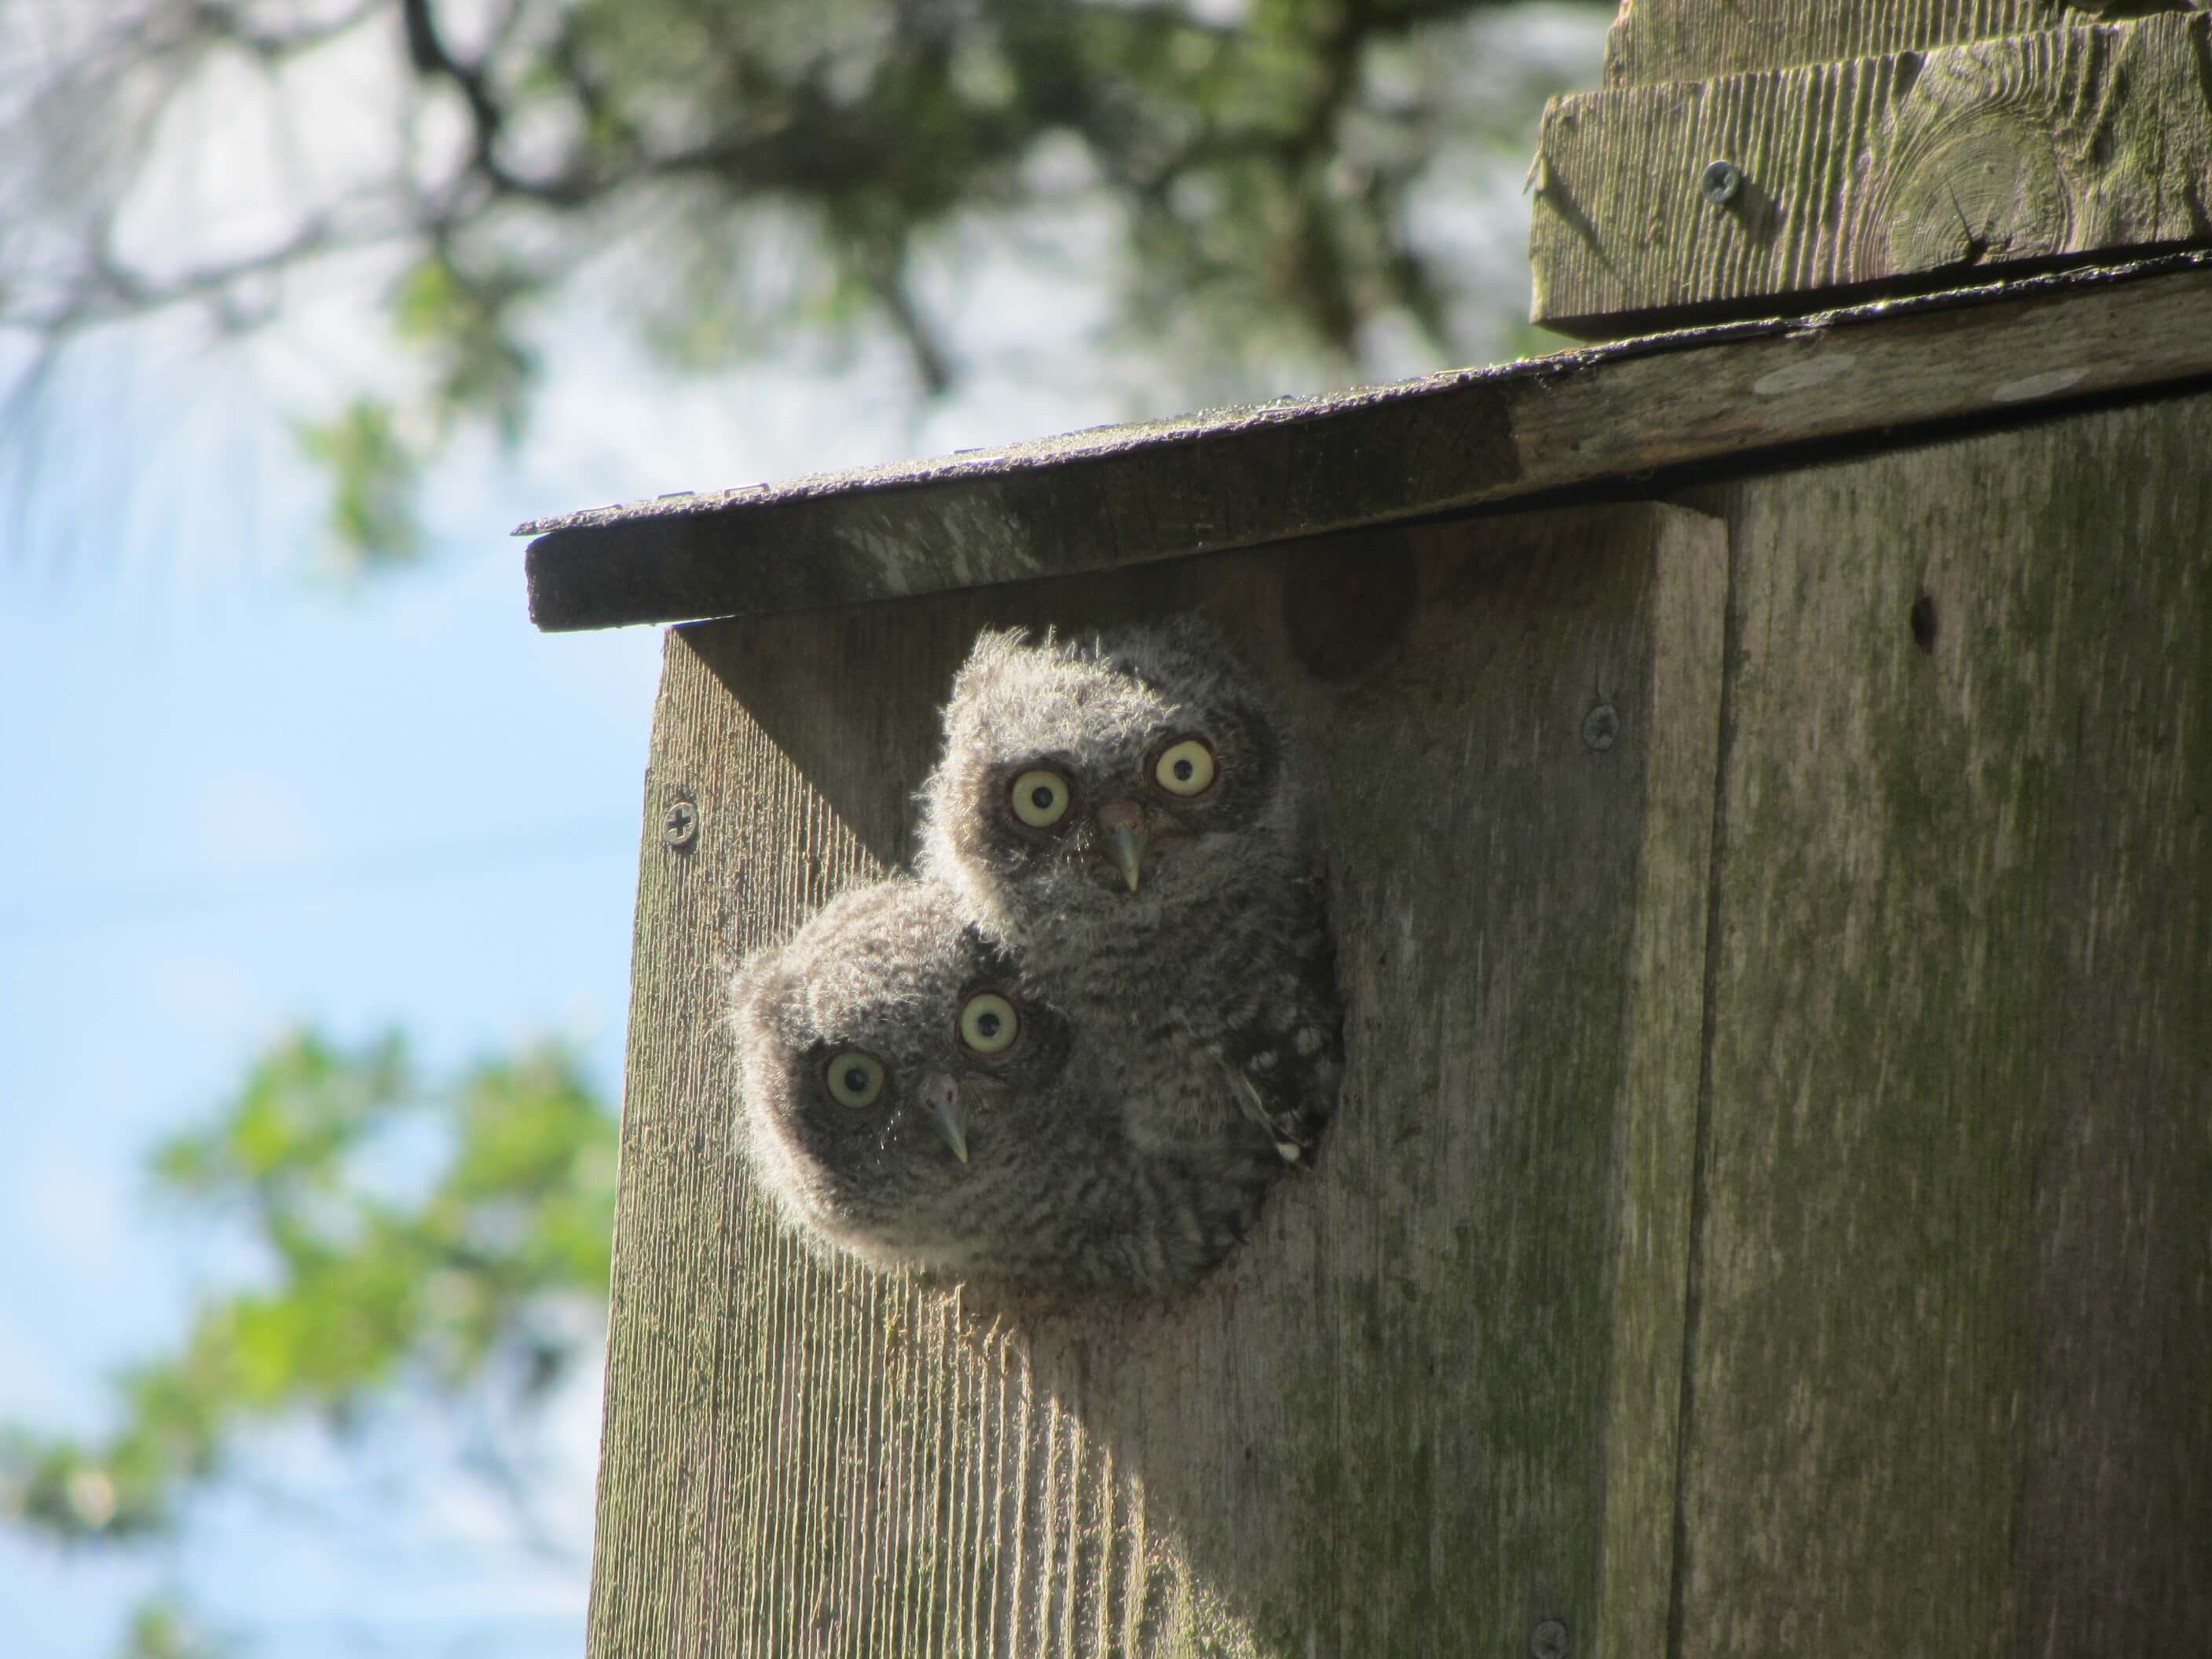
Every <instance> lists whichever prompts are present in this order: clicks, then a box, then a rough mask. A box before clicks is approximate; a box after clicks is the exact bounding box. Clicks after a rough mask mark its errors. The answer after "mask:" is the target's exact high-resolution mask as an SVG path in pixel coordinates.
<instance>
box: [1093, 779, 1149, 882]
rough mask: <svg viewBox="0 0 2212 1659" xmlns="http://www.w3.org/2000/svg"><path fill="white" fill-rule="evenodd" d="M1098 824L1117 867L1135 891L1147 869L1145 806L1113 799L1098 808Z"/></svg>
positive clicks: (1123, 878)
mask: <svg viewBox="0 0 2212 1659" xmlns="http://www.w3.org/2000/svg"><path fill="white" fill-rule="evenodd" d="M1098 828H1099V830H1100V832H1101V833H1102V834H1103V835H1104V836H1105V837H1106V851H1107V853H1108V854H1109V856H1110V857H1111V858H1112V859H1113V860H1114V867H1115V869H1117V870H1119V871H1120V872H1121V879H1122V880H1124V881H1126V882H1127V883H1128V884H1129V890H1130V891H1131V892H1135V891H1136V890H1137V888H1138V886H1139V884H1140V880H1141V878H1142V875H1143V871H1144V860H1145V809H1144V808H1143V807H1141V806H1139V805H1137V804H1136V802H1134V801H1129V800H1109V801H1108V802H1107V803H1106V804H1105V805H1103V806H1102V807H1100V808H1099V809H1098Z"/></svg>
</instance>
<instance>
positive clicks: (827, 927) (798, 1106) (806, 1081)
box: [731, 879, 1084, 1276]
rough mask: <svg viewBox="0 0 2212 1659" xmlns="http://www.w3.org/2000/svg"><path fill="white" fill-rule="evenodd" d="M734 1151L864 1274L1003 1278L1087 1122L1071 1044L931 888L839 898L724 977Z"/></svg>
mask: <svg viewBox="0 0 2212 1659" xmlns="http://www.w3.org/2000/svg"><path fill="white" fill-rule="evenodd" d="M731 1015H732V1023H733V1024H734V1027H735V1030H736V1034H737V1039H738V1058H739V1063H740V1066H741V1067H742V1072H743V1096H742V1103H741V1106H740V1109H739V1112H740V1116H739V1130H740V1141H741V1143H742V1145H743V1146H744V1149H745V1151H746V1152H748V1154H749V1155H750V1158H751V1160H752V1162H753V1164H754V1167H755V1168H756V1169H757V1170H758V1171H759V1172H760V1174H761V1176H762V1178H763V1182H765V1184H766V1185H767V1186H768V1187H769V1188H770V1189H771V1190H772V1191H774V1192H775V1194H776V1196H777V1198H778V1199H779V1200H780V1201H781V1204H782V1205H783V1206H784V1209H785V1211H786V1212H787V1214H788V1215H789V1216H790V1217H791V1218H792V1219H793V1220H794V1221H796V1222H797V1223H798V1224H799V1225H800V1226H801V1227H802V1228H804V1229H805V1230H806V1231H809V1232H811V1233H812V1234H813V1235H815V1236H816V1237H817V1238H819V1239H821V1240H823V1241H825V1242H827V1243H831V1244H834V1245H836V1246H837V1247H839V1248H841V1249H845V1250H848V1251H849V1252H851V1253H853V1254H854V1255H859V1256H861V1257H863V1258H865V1259H866V1260H868V1261H872V1262H874V1263H876V1264H878V1265H879V1266H889V1265H894V1264H897V1263H902V1262H912V1263H918V1264H921V1265H925V1266H929V1267H938V1268H941V1269H945V1270H946V1271H950V1272H954V1273H986V1272H990V1273H1002V1274H1011V1275H1014V1276H1018V1274H1019V1273H1020V1271H1021V1269H1022V1267H1023V1265H1024V1260H1025V1251H1026V1249H1027V1246H1026V1244H1025V1243H1024V1241H1023V1239H1022V1238H1021V1237H1020V1236H1019V1233H1018V1228H1019V1227H1020V1226H1021V1225H1024V1218H1028V1217H1030V1213H1031V1212H1033V1211H1035V1210H1036V1208H1037V1207H1038V1206H1041V1205H1048V1204H1049V1202H1050V1194H1051V1189H1052V1185H1053V1182H1054V1173H1053V1170H1054V1165H1055V1163H1056V1162H1057V1161H1060V1160H1068V1161H1079V1159H1080V1158H1081V1157H1082V1153H1081V1151H1080V1147H1079V1144H1078V1143H1079V1141H1080V1140H1081V1139H1082V1135H1083V1133H1084V1126H1083V1125H1082V1124H1080V1123H1079V1122H1073V1121H1066V1120H1068V1119H1069V1118H1070V1117H1071V1116H1072V1115H1070V1114H1067V1113H1066V1112H1064V1111H1061V1110H1060V1109H1059V1105H1058V1103H1059V1100H1060V1091H1061V1089H1062V1087H1063V1085H1064V1082H1065V1075H1066V1069H1067V1066H1068V1060H1069V1054H1070V1050H1071V1047H1072V1041H1073V1039H1072V1032H1071V1030H1070V1028H1069V1026H1068V1024H1067V1022H1066V1019H1065V1018H1063V1017H1062V1016H1061V1015H1060V1013H1059V1012H1057V1011H1055V1010H1054V1009H1053V1008H1052V1007H1050V1006H1048V1005H1047V1004H1046V1003H1044V1002H1043V1001H1042V1000H1040V999H1038V998H1037V997H1036V995H1035V994H1033V992H1032V991H1031V989H1030V987H1029V986H1028V985H1027V983H1026V982H1025V981H1024V979H1023V978H1022V976H1021V975H1020V974H1019V973H1018V971H1017V970H1016V969H1015V966H1014V964H1013V963H1012V961H1010V959H1009V958H1008V957H1006V955H1005V954H1004V953H1003V952H1002V951H1000V950H998V949H997V948H996V947H994V946H993V945H989V944H987V943H986V942H985V940H984V939H982V938H981V936H980V935H979V934H978V933H977V932H976V931H975V929H974V928H973V927H969V926H967V925H965V924H964V923H963V921H961V919H960V917H959V915H958V914H957V908H956V907H955V905H954V902H953V899H952V896H951V894H950V893H949V892H947V891H946V890H945V889H944V888H943V887H942V886H940V885H936V884H927V883H919V882H915V881H910V880H904V879H900V880H893V881H889V882H884V883H882V884H878V885H876V886H873V887H868V888H864V889H861V890H858V891H855V892H851V893H848V894H846V895H845V896H842V897H841V898H839V899H837V900H836V902H833V903H831V904H830V905H829V906H828V907H827V908H824V909H823V911H822V912H821V914H820V915H817V916H816V917H815V918H814V920H813V921H811V922H810V923H808V924H807V926H806V927H803V928H801V929H800V930H799V933H797V934H796V935H795V936H794V937H793V939H791V940H790V941H789V942H788V943H787V944H786V945H783V946H782V947H781V949H778V950H774V951H765V952H763V953H760V954H758V955H757V956H755V957H752V958H750V960H748V961H747V962H746V963H744V966H743V967H742V968H741V969H739V971H738V975H737V977H736V979H735V981H734V983H733V985H732V998H731Z"/></svg>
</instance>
